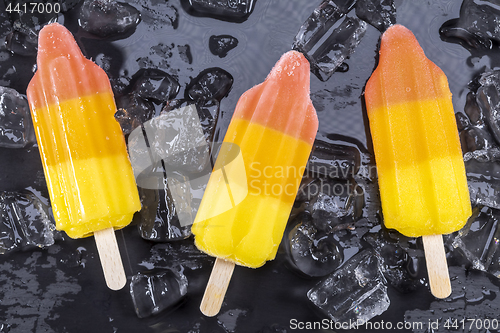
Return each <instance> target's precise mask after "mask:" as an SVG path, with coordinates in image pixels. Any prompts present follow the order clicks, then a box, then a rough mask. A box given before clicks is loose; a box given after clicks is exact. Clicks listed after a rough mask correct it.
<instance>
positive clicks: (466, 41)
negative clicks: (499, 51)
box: [439, 0, 500, 49]
mask: <svg viewBox="0 0 500 333" xmlns="http://www.w3.org/2000/svg"><path fill="white" fill-rule="evenodd" d="M498 17H500V10H499V7H498V3H497V2H496V1H488V0H487V1H482V0H464V1H463V2H462V6H461V7H460V17H459V18H456V19H452V20H449V21H446V22H445V23H444V24H443V25H442V26H441V28H440V29H439V33H440V35H441V36H442V37H443V39H445V40H447V41H450V42H455V41H458V42H459V43H460V44H461V45H462V46H464V47H465V48H468V49H491V48H493V46H494V45H498V43H500V30H499V29H498Z"/></svg>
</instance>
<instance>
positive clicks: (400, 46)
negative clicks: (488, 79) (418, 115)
mask: <svg viewBox="0 0 500 333" xmlns="http://www.w3.org/2000/svg"><path fill="white" fill-rule="evenodd" d="M449 95H450V92H449V89H448V81H447V79H446V76H445V74H444V73H443V71H442V70H441V69H440V68H439V67H438V66H436V65H435V64H434V63H433V62H432V61H430V60H429V59H428V58H427V57H426V56H425V54H424V51H423V50H422V48H421V47H420V44H419V43H418V41H417V39H416V38H415V36H414V35H413V33H412V32H411V31H410V30H408V29H407V28H405V27H404V26H402V25H399V24H397V25H393V26H392V27H390V28H389V29H387V31H386V32H385V33H384V34H383V35H382V39H381V43H380V59H379V64H378V66H377V68H376V69H375V71H374V72H373V74H372V76H371V78H370V80H369V81H368V83H367V84H366V89H365V99H366V103H367V105H371V109H372V110H374V109H376V108H378V107H381V106H390V105H394V104H399V103H405V102H413V101H418V100H434V99H435V98H443V97H448V96H449Z"/></svg>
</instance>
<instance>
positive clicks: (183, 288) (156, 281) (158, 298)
mask: <svg viewBox="0 0 500 333" xmlns="http://www.w3.org/2000/svg"><path fill="white" fill-rule="evenodd" d="M187 287H188V280H187V278H186V277H185V276H184V274H182V272H178V271H173V270H170V269H167V270H163V271H161V272H155V273H139V274H136V275H134V276H133V277H132V281H131V282H130V295H131V296H132V301H133V303H134V309H135V312H136V314H137V316H138V317H139V318H146V317H149V316H152V315H155V314H158V313H160V312H162V311H165V310H167V309H172V308H174V307H175V306H176V305H178V304H179V303H180V302H181V300H182V299H183V298H184V296H185V295H186V293H187Z"/></svg>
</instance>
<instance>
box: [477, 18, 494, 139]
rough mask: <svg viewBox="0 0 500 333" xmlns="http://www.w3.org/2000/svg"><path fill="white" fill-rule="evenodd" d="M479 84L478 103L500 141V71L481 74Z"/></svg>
mask: <svg viewBox="0 0 500 333" xmlns="http://www.w3.org/2000/svg"><path fill="white" fill-rule="evenodd" d="M499 14H500V13H499ZM479 84H480V87H479V89H478V90H477V94H476V99H477V104H478V106H479V108H480V110H481V113H482V115H483V117H484V119H485V122H486V124H488V127H489V129H490V131H491V133H492V134H493V137H494V138H495V140H496V142H497V143H500V71H499V70H497V71H491V72H485V73H483V74H481V77H480V78H479Z"/></svg>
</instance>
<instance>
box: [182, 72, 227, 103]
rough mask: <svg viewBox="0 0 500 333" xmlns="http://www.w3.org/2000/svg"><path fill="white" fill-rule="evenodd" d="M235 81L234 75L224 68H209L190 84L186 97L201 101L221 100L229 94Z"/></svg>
mask: <svg viewBox="0 0 500 333" xmlns="http://www.w3.org/2000/svg"><path fill="white" fill-rule="evenodd" d="M233 81H234V79H233V76H232V75H231V74H229V73H228V72H226V71H225V70H223V69H222V68H218V67H214V68H208V69H206V70H204V71H202V72H201V73H200V74H199V75H198V76H197V77H196V78H194V79H193V80H192V81H191V82H190V83H189V84H188V86H187V88H186V99H191V100H193V101H196V102H201V103H203V102H205V101H209V100H211V99H215V100H218V101H220V100H221V99H222V98H224V97H225V96H227V94H229V91H230V90H231V87H232V86H233Z"/></svg>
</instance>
